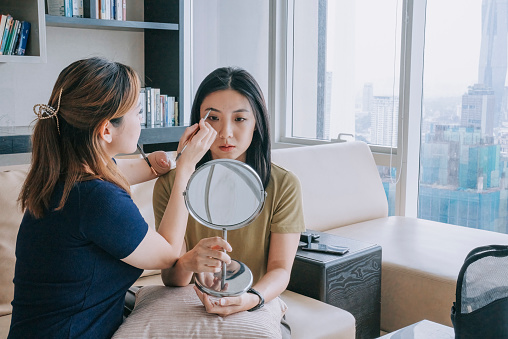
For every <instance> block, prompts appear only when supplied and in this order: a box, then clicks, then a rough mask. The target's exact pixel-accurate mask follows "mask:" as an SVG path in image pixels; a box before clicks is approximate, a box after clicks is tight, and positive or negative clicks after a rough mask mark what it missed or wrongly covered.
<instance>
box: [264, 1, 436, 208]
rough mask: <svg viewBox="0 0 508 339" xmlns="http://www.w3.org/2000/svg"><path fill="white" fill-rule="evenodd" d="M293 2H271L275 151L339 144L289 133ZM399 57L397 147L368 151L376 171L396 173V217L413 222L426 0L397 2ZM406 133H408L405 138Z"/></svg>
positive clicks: (272, 98) (271, 60)
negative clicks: (385, 169) (399, 4)
mask: <svg viewBox="0 0 508 339" xmlns="http://www.w3.org/2000/svg"><path fill="white" fill-rule="evenodd" d="M295 1H297V0H286V1H277V0H271V8H270V29H269V32H270V47H271V48H270V62H269V64H270V81H269V83H270V86H269V92H270V93H269V95H268V97H269V100H268V105H269V108H270V111H271V112H276V113H274V114H272V117H271V123H272V126H274V128H273V129H272V140H273V147H274V148H283V147H298V146H308V145H320V144H329V143H332V142H337V141H326V140H317V139H306V138H297V137H289V136H288V135H291V133H290V131H291V130H292V123H293V121H292V114H291V112H292V110H293V107H292V105H293V100H292V82H293V71H292V70H293V39H294V37H293V26H294V18H293V10H294V3H295ZM401 1H403V3H402V20H401V22H402V25H401V26H402V27H401V37H400V38H401V56H400V79H399V115H398V138H397V147H395V148H392V147H386V146H379V145H369V146H370V149H371V151H372V153H373V156H374V160H375V162H376V164H377V165H379V166H390V165H391V166H392V167H395V168H396V172H397V173H398V175H397V179H398V180H397V181H396V182H397V186H396V197H395V203H396V206H395V215H400V216H410V217H416V216H417V209H418V182H419V172H420V139H421V130H420V125H421V116H422V114H421V112H422V95H423V93H422V88H423V83H422V81H423V55H424V42H425V14H426V5H427V1H426V0H401ZM409 132H410V133H409Z"/></svg>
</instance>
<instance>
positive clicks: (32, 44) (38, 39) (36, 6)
mask: <svg viewBox="0 0 508 339" xmlns="http://www.w3.org/2000/svg"><path fill="white" fill-rule="evenodd" d="M41 8H42V11H41ZM0 10H2V14H7V13H9V14H10V15H12V16H13V17H14V19H17V20H25V21H29V22H30V23H31V24H32V27H31V29H30V36H29V39H28V44H27V48H26V55H22V56H18V55H0V63H2V62H19V63H41V62H46V22H45V16H44V0H3V1H2V8H0Z"/></svg>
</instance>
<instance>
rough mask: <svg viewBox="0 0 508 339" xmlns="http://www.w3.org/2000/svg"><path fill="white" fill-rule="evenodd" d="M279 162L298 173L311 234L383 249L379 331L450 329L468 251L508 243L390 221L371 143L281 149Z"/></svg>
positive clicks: (476, 233)
mask: <svg viewBox="0 0 508 339" xmlns="http://www.w3.org/2000/svg"><path fill="white" fill-rule="evenodd" d="M272 160H273V162H275V163H277V164H279V165H281V166H283V167H285V168H286V169H288V170H291V171H292V172H294V173H295V174H296V175H297V176H298V177H299V179H300V182H301V184H302V190H303V206H304V214H305V224H306V227H307V228H308V229H313V230H317V231H323V232H327V233H331V234H336V235H339V236H342V237H347V238H352V239H357V240H361V241H365V242H369V243H376V244H379V245H381V247H382V252H383V253H382V269H381V330H383V331H386V332H392V331H395V330H397V329H400V328H402V327H405V326H407V325H410V324H412V323H415V322H418V321H420V320H423V319H428V320H431V321H434V322H437V323H441V324H444V325H448V326H452V324H451V320H450V308H451V306H452V303H453V301H454V300H455V286H456V280H457V277H458V273H459V270H460V268H461V266H462V264H463V261H464V258H465V257H466V255H467V253H468V252H469V251H470V250H472V249H473V248H475V247H478V246H482V245H487V244H508V235H506V234H499V233H494V232H489V231H484V230H478V229H471V228H466V227H460V226H454V225H450V224H444V223H439V222H433V221H428V220H423V219H417V218H409V217H399V216H392V217H388V207H387V199H386V196H385V192H384V189H383V187H382V182H381V179H380V177H379V174H378V171H377V167H376V164H375V162H374V158H373V156H372V153H371V151H370V149H369V147H368V145H367V144H365V143H362V142H346V143H340V144H330V145H321V146H308V147H299V148H287V149H280V150H276V151H274V152H273V159H272Z"/></svg>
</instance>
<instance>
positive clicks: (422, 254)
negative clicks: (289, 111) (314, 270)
mask: <svg viewBox="0 0 508 339" xmlns="http://www.w3.org/2000/svg"><path fill="white" fill-rule="evenodd" d="M273 162H275V163H277V164H279V165H282V166H283V167H285V168H287V169H289V170H291V171H293V172H294V173H295V174H296V175H297V176H298V177H299V179H300V182H301V185H302V190H303V206H304V214H305V222H306V226H307V228H308V229H314V230H318V231H324V232H328V233H331V234H337V235H340V236H343V237H349V238H353V239H357V240H361V241H365V242H369V243H376V244H379V245H381V246H382V251H383V258H382V274H381V276H382V282H381V329H382V330H384V331H387V332H391V331H394V330H397V329H399V328H402V327H405V326H407V325H409V324H412V323H415V322H417V321H420V320H423V319H428V320H432V321H434V322H438V323H441V324H444V325H448V326H451V321H450V307H451V305H452V302H453V301H454V299H455V285H456V279H457V276H458V272H459V269H460V267H461V266H462V263H463V260H464V258H465V256H466V254H467V253H468V252H469V251H470V250H471V249H473V248H474V247H477V246H481V245H486V244H508V235H505V234H499V233H493V232H489V231H483V230H477V229H470V228H464V227H459V226H453V225H448V224H443V223H438V222H432V221H427V220H422V219H415V218H408V217H388V207H387V201H386V196H385V193H384V190H383V187H382V183H381V179H380V177H379V174H378V171H377V167H376V164H375V162H374V159H373V156H372V153H371V152H370V149H369V147H368V146H367V145H366V144H365V143H361V142H347V143H340V144H330V145H323V146H308V147H296V148H287V149H277V150H274V151H273ZM11 169H12V168H11ZM6 170H7V168H5V167H4V168H1V167H0V211H1V215H2V218H0V259H1V260H0V268H1V270H2V275H1V276H0V314H7V315H4V316H0V338H1V337H3V336H4V335H5V334H6V333H7V331H8V326H9V322H10V316H9V315H8V313H10V307H9V305H8V302H7V303H6V300H10V299H9V298H11V299H12V275H13V269H14V244H15V235H16V233H17V227H18V226H19V222H20V220H21V213H19V212H16V206H15V199H16V197H17V193H18V192H19V188H20V185H21V182H22V180H23V179H24V176H25V175H26V166H22V167H21V169H20V168H19V166H18V167H15V168H14V170H13V171H12V170H11V172H6ZM152 187H153V181H152V182H149V183H145V184H141V185H136V186H134V187H133V199H134V201H135V202H136V204H137V205H138V207H139V208H140V210H141V212H142V214H143V216H144V217H145V218H146V220H147V221H148V223H149V224H151V225H153V223H154V221H153V211H152V206H151V193H152ZM4 272H6V273H4ZM145 273H146V274H147V275H148V274H152V275H148V276H146V277H143V278H141V279H140V280H139V281H138V282H137V283H136V284H141V285H150V284H161V283H162V282H161V279H160V275H158V274H156V275H153V274H154V273H156V272H145ZM9 284H10V285H9ZM282 297H283V299H284V300H285V301H286V303H287V304H288V305H289V307H290V311H289V313H288V320H289V322H290V323H291V325H292V327H293V338H326V337H330V338H353V337H354V335H355V334H354V333H355V332H354V319H353V317H352V315H351V314H349V313H348V312H346V311H343V310H341V309H339V308H334V307H332V306H329V305H326V304H324V303H321V302H318V301H315V300H312V299H310V298H306V297H304V296H301V295H298V294H295V293H292V292H289V291H286V292H285V293H283V295H282Z"/></svg>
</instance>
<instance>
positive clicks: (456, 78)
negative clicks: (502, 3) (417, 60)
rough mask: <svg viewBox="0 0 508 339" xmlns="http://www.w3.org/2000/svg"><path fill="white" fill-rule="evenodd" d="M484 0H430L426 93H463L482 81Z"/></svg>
mask: <svg viewBox="0 0 508 339" xmlns="http://www.w3.org/2000/svg"><path fill="white" fill-rule="evenodd" d="M481 5H482V1H481V0H446V1H443V0H427V20H426V30H425V56H424V57H425V59H424V67H425V72H424V95H425V96H426V97H435V96H457V95H458V96H460V95H462V94H463V93H465V92H466V91H467V86H470V85H473V84H474V83H476V82H477V81H478V60H479V56H480V43H481Z"/></svg>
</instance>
